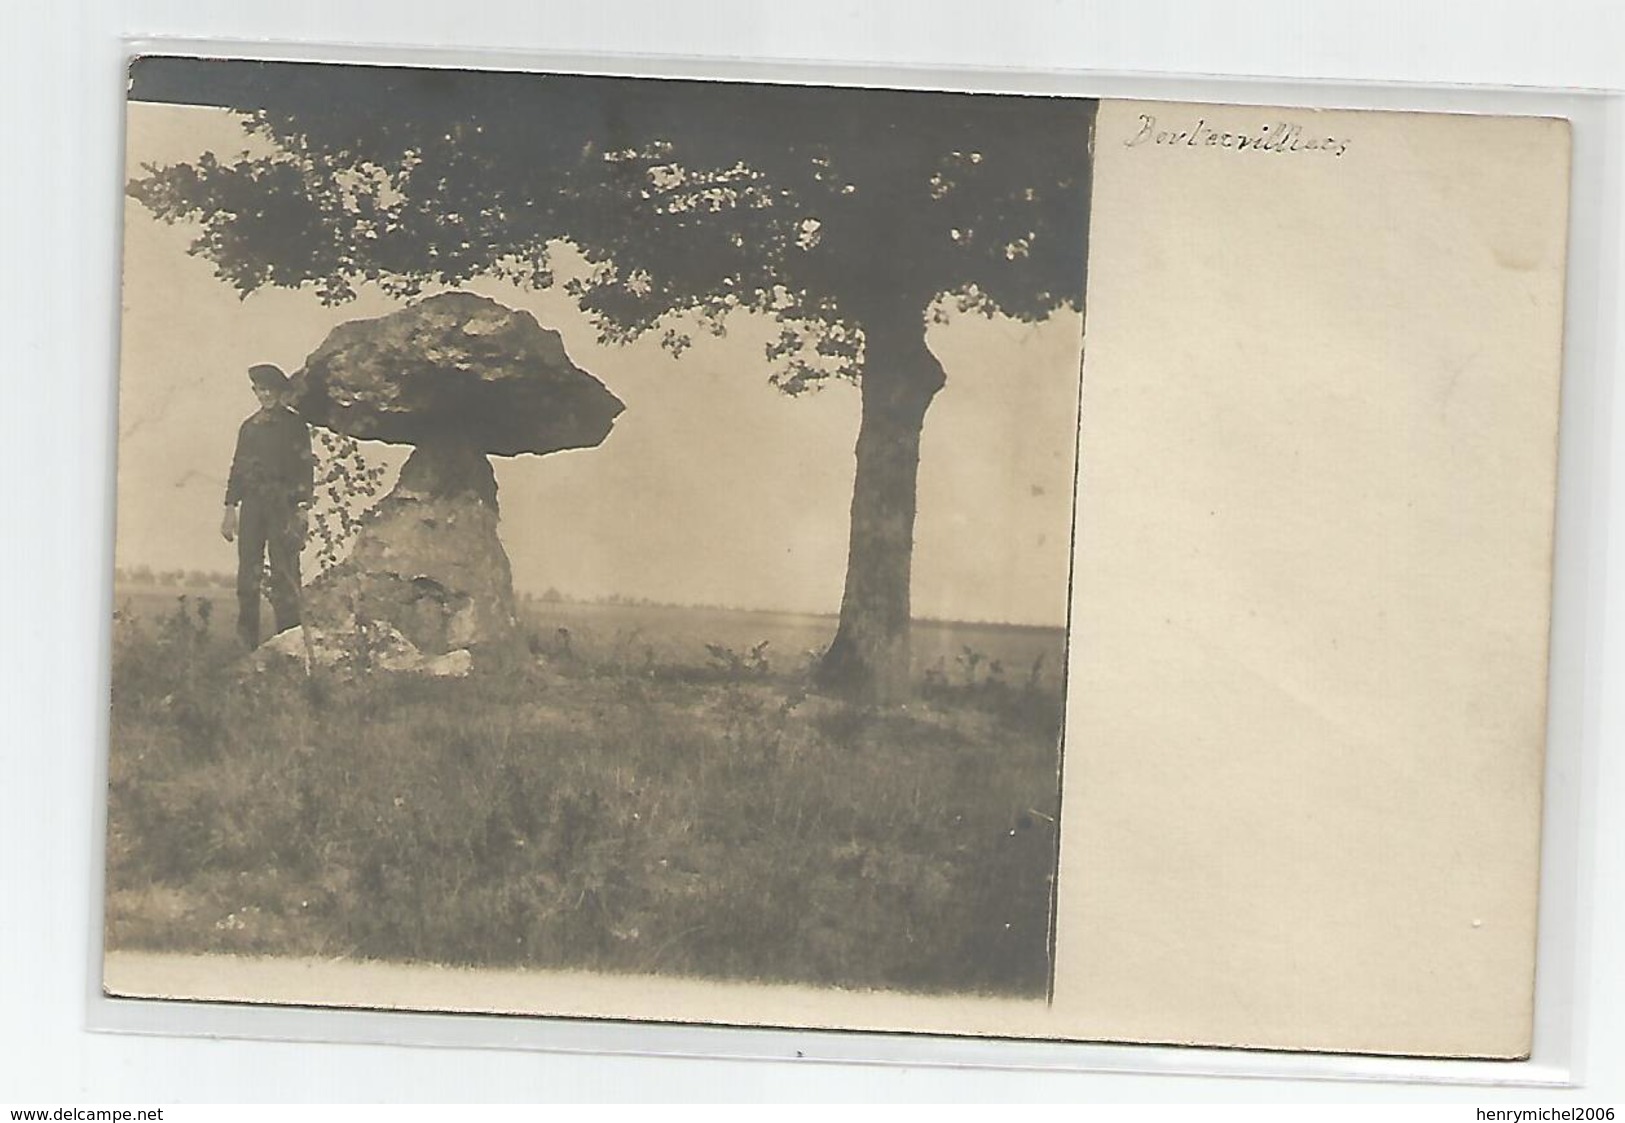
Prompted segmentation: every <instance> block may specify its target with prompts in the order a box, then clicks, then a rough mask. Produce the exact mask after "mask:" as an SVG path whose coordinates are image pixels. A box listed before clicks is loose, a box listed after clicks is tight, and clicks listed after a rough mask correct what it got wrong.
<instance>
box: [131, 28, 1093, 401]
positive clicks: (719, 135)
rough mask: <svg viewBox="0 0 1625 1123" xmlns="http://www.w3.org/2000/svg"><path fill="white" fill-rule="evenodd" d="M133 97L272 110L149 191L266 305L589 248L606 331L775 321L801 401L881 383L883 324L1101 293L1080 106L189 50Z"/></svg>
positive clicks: (670, 336)
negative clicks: (834, 381) (242, 142)
mask: <svg viewBox="0 0 1625 1123" xmlns="http://www.w3.org/2000/svg"><path fill="white" fill-rule="evenodd" d="M143 67H145V68H146V69H145V70H144V69H143ZM133 96H135V97H138V98H139V97H143V96H146V97H151V98H153V99H155V100H179V101H192V102H205V103H213V104H221V105H226V106H229V107H231V108H234V109H237V110H239V111H240V112H242V113H244V114H245V120H246V123H247V125H248V128H249V129H250V131H251V132H252V134H253V135H254V137H255V145H254V149H255V151H257V152H258V153H259V154H250V153H249V152H244V153H242V154H240V155H238V156H234V157H230V158H222V157H220V156H217V155H215V154H205V155H202V156H200V157H199V158H198V159H197V160H196V161H195V162H192V163H182V164H176V165H172V166H169V167H164V168H157V167H148V168H146V169H144V171H143V174H142V175H141V176H139V177H138V178H136V179H135V180H134V181H133V182H132V183H131V185H130V192H131V194H132V195H134V196H135V197H136V198H137V199H139V200H140V201H141V202H142V203H144V204H145V205H146V206H147V207H148V208H150V209H151V210H152V211H153V213H155V214H156V215H158V216H160V217H161V218H164V219H166V220H169V221H187V222H191V223H195V224H197V226H198V227H199V230H200V232H199V235H198V237H197V239H196V242H195V243H194V246H193V252H195V253H197V254H200V255H202V256H204V257H206V258H208V259H209V260H210V261H212V262H213V263H214V265H215V268H216V270H217V272H218V274H219V276H220V277H221V278H222V279H224V280H225V281H227V282H229V283H230V284H232V285H233V286H235V287H236V288H237V289H238V290H239V291H241V292H243V293H244V294H247V293H250V292H253V291H254V290H256V289H259V288H262V287H265V286H279V287H287V288H294V287H300V286H312V287H314V289H315V291H316V292H318V293H319V294H320V296H321V298H322V299H323V300H324V301H327V302H330V303H338V302H343V301H345V300H348V299H349V298H351V297H352V296H354V294H355V292H356V290H357V287H358V286H359V285H362V284H366V283H371V284H376V285H378V286H380V287H382V288H383V289H384V290H385V291H387V292H390V293H393V294H396V295H399V296H411V295H414V294H416V293H418V292H420V291H422V290H423V289H424V288H425V287H428V286H440V285H455V284H458V283H461V282H463V281H466V280H468V279H470V278H472V277H476V276H493V277H500V278H505V279H509V280H512V281H515V282H518V283H519V284H521V285H527V286H538V287H542V286H548V285H550V284H552V283H553V282H554V281H555V275H554V271H555V264H556V263H557V262H558V261H559V260H560V250H561V246H562V245H563V244H565V243H568V244H569V245H570V246H572V247H574V249H575V250H576V251H577V252H578V253H579V255H580V258H581V259H582V262H584V264H576V263H573V264H572V267H571V269H570V272H569V275H567V276H566V275H562V274H561V276H560V277H559V278H558V279H559V280H562V282H563V283H565V284H566V285H567V286H568V287H569V290H570V292H571V293H572V294H573V295H574V296H575V297H576V298H577V299H578V300H579V302H580V304H581V306H582V308H583V309H585V310H586V311H587V312H589V313H590V314H591V315H592V316H593V318H594V320H595V322H596V324H597V326H598V329H599V331H600V333H601V335H602V337H603V339H605V340H606V341H617V342H624V341H627V340H630V339H633V338H636V337H639V336H642V335H644V334H645V333H648V332H650V331H653V330H655V329H659V330H660V336H661V339H662V342H663V343H664V344H665V345H666V346H667V347H668V348H669V349H671V350H672V351H674V352H681V351H682V350H683V349H684V348H685V347H686V346H688V344H689V343H690V342H691V336H692V333H693V332H694V331H695V330H709V331H712V332H717V333H721V332H723V331H725V330H726V321H727V318H728V316H729V315H730V314H732V313H734V312H735V311H738V310H746V311H750V312H755V313H759V314H763V315H767V316H770V317H772V318H773V319H775V320H776V321H778V324H779V327H780V334H779V336H778V338H777V339H776V340H775V341H774V342H773V343H772V344H771V345H770V347H769V349H768V355H767V358H768V359H769V360H770V364H769V373H770V377H772V378H773V380H774V381H775V383H776V384H777V385H778V386H779V387H780V388H782V389H784V390H785V391H787V392H790V393H797V392H801V391H804V390H808V389H812V388H814V387H816V386H818V385H819V384H820V383H822V382H823V381H825V380H826V379H829V378H846V379H853V380H856V379H858V378H859V377H860V376H861V375H862V373H863V359H864V343H865V334H866V332H869V331H873V330H874V329H875V326H876V324H877V323H879V322H880V321H882V320H884V321H886V322H888V323H892V324H896V323H899V322H901V323H912V322H913V320H914V318H915V317H919V318H921V323H922V324H923V317H925V316H926V315H928V314H930V315H936V316H939V317H940V316H941V315H944V314H945V313H947V312H948V311H950V310H952V309H959V310H964V311H976V312H981V313H985V314H990V313H992V312H993V311H995V310H998V311H1001V312H1003V313H1004V314H1006V315H1008V316H1012V317H1014V318H1017V319H1021V320H1036V319H1040V318H1043V317H1045V316H1047V315H1048V314H1049V313H1051V312H1053V311H1055V310H1056V309H1058V308H1060V307H1062V306H1072V307H1077V306H1079V304H1080V303H1081V298H1082V294H1083V284H1084V262H1085V245H1086V240H1087V222H1088V205H1087V204H1088V197H1087V195H1088V191H1087V189H1088V175H1089V159H1088V137H1089V131H1090V127H1091V124H1092V118H1093V104H1092V103H1088V102H1083V101H1079V100H1075V99H1054V98H1042V97H1017V96H1005V97H994V96H988V95H963V94H958V95H955V94H941V93H920V92H909V91H896V90H849V89H833V88H820V87H804V86H774V85H749V86H747V85H740V84H728V83H705V82H684V81H635V80H626V79H613V78H591V77H580V76H558V75H540V76H538V75H522V74H500V73H488V72H471V71H452V70H413V69H396V68H379V67H336V66H321V65H314V64H289V63H263V64H258V63H256V64H247V63H224V62H206V61H199V60H166V59H150V60H145V62H144V63H140V64H137V70H136V75H135V87H134V90H133ZM922 330H923V328H922Z"/></svg>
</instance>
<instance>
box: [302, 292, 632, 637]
mask: <svg viewBox="0 0 1625 1123" xmlns="http://www.w3.org/2000/svg"><path fill="white" fill-rule="evenodd" d="M294 386H295V389H294V395H295V398H294V401H295V406H296V408H297V409H298V411H299V412H300V413H301V414H302V415H303V416H304V418H305V419H306V420H307V421H310V422H312V423H313V424H316V425H321V426H324V427H326V428H329V429H332V430H335V431H337V432H340V433H346V434H349V435H350V436H353V437H357V438H360V439H363V440H377V441H389V442H394V443H400V444H411V445H415V446H416V448H415V449H414V450H413V452H412V455H411V456H410V457H408V458H407V461H406V463H405V464H404V465H403V466H402V468H401V474H400V479H399V480H398V481H397V482H396V485H395V487H394V489H393V490H392V491H391V492H390V493H389V494H388V495H387V496H385V497H384V498H383V499H382V500H381V501H380V502H379V503H378V505H377V506H376V507H374V508H373V510H372V511H371V512H369V513H368V515H367V516H366V518H365V520H364V522H363V524H362V528H361V531H360V533H359V534H358V535H357V538H356V542H355V546H354V548H353V549H352V550H351V553H350V556H349V558H348V559H346V561H345V562H344V563H343V564H341V565H339V566H335V567H334V568H333V569H331V570H329V571H328V572H327V573H326V574H324V575H322V576H321V577H320V578H318V579H317V580H316V581H315V582H313V583H312V585H311V586H310V588H309V589H307V590H306V594H305V616H306V618H307V619H308V620H310V621H313V622H314V623H315V625H316V626H317V627H318V628H321V627H327V628H346V627H353V626H355V622H357V621H361V622H378V623H387V624H389V625H391V626H392V627H394V628H396V629H399V631H400V632H401V633H402V634H403V635H404V636H405V637H406V638H407V639H408V640H409V641H410V642H411V643H412V644H413V645H414V646H415V647H416V648H417V649H418V650H420V651H422V652H424V653H425V654H426V655H429V656H431V657H433V656H436V655H440V654H444V653H446V652H449V651H456V650H459V649H470V650H482V649H483V650H499V649H506V648H511V647H512V646H513V644H514V642H515V640H516V637H517V631H516V622H515V619H514V600H513V579H512V575H511V571H510V569H509V564H508V555H507V552H506V551H505V550H503V548H502V542H501V540H500V538H498V536H497V521H498V513H497V485H496V476H495V474H494V473H493V472H492V470H491V462H490V460H489V459H488V457H489V456H491V455H498V456H512V455H518V454H522V453H549V452H556V451H559V450H561V449H572V448H590V447H593V446H595V445H597V444H599V443H600V442H602V441H603V439H604V438H605V437H606V436H608V434H609V431H610V428H611V426H612V425H613V424H614V421H615V418H616V416H617V415H619V414H620V412H621V411H622V410H623V409H624V408H625V407H624V406H623V405H622V404H621V402H620V400H619V399H618V398H616V397H615V395H614V394H612V393H610V392H609V391H608V390H607V389H605V388H604V386H603V384H602V383H600V382H599V381H598V380H597V379H596V378H594V377H592V375H590V374H588V373H586V372H585V371H583V370H581V369H580V368H579V367H577V366H576V365H575V364H574V363H572V362H571V361H570V357H569V356H568V355H567V354H565V351H564V344H563V342H562V341H561V340H560V338H559V334H558V333H557V332H555V331H551V330H549V329H547V328H544V327H542V326H541V325H540V324H538V323H537V322H536V319H535V317H533V316H532V315H530V313H528V312H523V311H516V310H514V309H512V308H507V307H505V306H503V305H501V304H499V303H497V302H496V301H494V300H490V299H488V298H486V297H482V296H475V295H473V294H471V293H460V292H453V293H444V294H441V295H439V296H433V297H429V298H428V299H425V300H422V301H419V302H417V303H415V304H412V305H409V306H408V307H406V308H403V309H401V310H399V311H397V312H392V313H390V314H389V315H387V316H381V317H378V318H377V319H372V320H355V321H352V322H350V323H347V324H342V325H340V326H339V327H337V328H334V329H333V331H332V332H331V333H330V334H329V335H328V337H327V339H326V340H325V341H324V342H323V343H322V345H321V346H320V347H318V348H317V349H316V350H315V351H314V352H312V353H311V355H310V357H309V358H308V359H307V360H306V361H305V365H304V367H303V368H302V369H301V370H300V371H299V372H297V373H296V374H295V375H294Z"/></svg>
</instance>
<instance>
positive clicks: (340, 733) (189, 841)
mask: <svg viewBox="0 0 1625 1123" xmlns="http://www.w3.org/2000/svg"><path fill="white" fill-rule="evenodd" d="M127 136H128V154H127V175H128V178H127V196H128V197H127V202H126V214H125V245H124V282H123V294H124V295H123V310H122V313H123V314H122V341H123V342H122V355H121V369H120V376H119V378H120V382H119V385H120V404H119V448H118V463H119V475H118V499H117V512H118V514H117V545H116V549H117V558H116V571H115V573H114V574H113V575H112V579H113V582H114V590H115V594H114V601H115V607H116V612H115V620H114V626H113V627H114V632H113V672H112V699H111V704H112V723H111V746H110V755H109V769H108V775H109V788H108V793H107V801H108V835H107V896H106V906H105V922H104V943H105V950H106V955H105V975H104V985H105V988H106V990H107V992H108V993H109V994H113V995H117V996H126V997H132V998H140V997H164V998H181V999H197V1000H203V1001H236V1002H254V1003H272V1004H297V1005H302V1006H334V1007H367V1008H383V1009H406V1010H413V1009H420V1010H439V1011H467V1012H483V1013H508V1014H523V1015H546V1016H559V1017H593V1018H604V1017H608V1018H625V1019H633V1020H651V1021H662V1022H673V1021H677V1022H698V1023H718V1024H725V1025H760V1026H787V1027H827V1028H843V1029H854V1030H877V1031H902V1032H914V1033H933V1034H952V1035H974V1036H993V1037H1015V1038H1041V1039H1052V1040H1098V1041H1136V1042H1154V1043H1178V1044H1214V1045H1228V1046H1242V1047H1260V1048H1272V1049H1313V1050H1331V1051H1355V1052H1368V1053H1369V1052H1375V1053H1398V1054H1412V1055H1432V1056H1482V1057H1517V1056H1521V1055H1525V1054H1527V1052H1528V1049H1529V1034H1530V1027H1531V1019H1532V994H1533V965H1534V938H1535V928H1534V925H1535V901H1536V893H1537V890H1538V877H1537V871H1538V843H1539V821H1540V805H1541V774H1542V773H1541V770H1542V763H1543V758H1544V738H1545V734H1544V729H1545V697H1546V633H1547V628H1548V624H1549V616H1550V581H1551V545H1552V518H1553V500H1554V494H1555V469H1556V440H1557V402H1558V388H1559V381H1560V372H1561V347H1562V318H1563V317H1562V308H1563V301H1562V297H1563V267H1564V251H1565V239H1566V207H1567V191H1568V166H1569V165H1568V143H1569V142H1568V132H1567V126H1566V123H1565V122H1562V121H1556V120H1546V119H1535V118H1510V117H1470V116H1446V115H1424V114H1399V113H1372V112H1317V111H1310V110H1302V109H1292V108H1268V107H1251V106H1237V105H1228V106H1227V105H1185V104H1174V103H1159V102H1127V101H1115V100H1105V101H1096V100H1092V99H1086V98H1071V97H1038V96H1014V95H991V94H969V93H950V92H937V91H911V90H895V89H878V88H835V87H820V86H813V85H790V84H785V85H777V84H747V83H728V82H712V81H706V82H701V81H675V80H655V79H633V78H608V77H592V76H582V75H566V74H529V73H518V72H481V71H473V70H452V69H433V68H415V69H414V68H407V67H388V66H373V65H368V66H352V65H337V64H315V63H289V62H264V61H255V60H247V59H239V60H222V59H210V60H204V59H191V58H179V57H159V56H153V57H146V58H142V59H139V60H137V61H136V62H135V63H134V64H133V66H132V69H131V86H130V102H129V109H128V132H127Z"/></svg>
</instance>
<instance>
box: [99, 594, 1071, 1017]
mask: <svg viewBox="0 0 1625 1123" xmlns="http://www.w3.org/2000/svg"><path fill="white" fill-rule="evenodd" d="M182 592H183V590H179V589H162V590H156V589H131V588H123V589H120V590H119V591H118V594H117V597H116V601H117V604H118V606H119V614H118V619H117V620H116V622H115V635H114V666H113V699H112V703H113V720H112V736H113V744H112V755H111V762H110V771H109V783H110V789H109V813H108V819H109V829H108V833H109V837H108V908H107V917H106V932H107V940H108V946H109V947H110V948H132V949H134V948H141V949H152V950H180V951H235V952H245V953H257V954H287V955H296V954H297V955H321V956H329V957H334V956H341V957H349V958H360V959H377V960H386V961H405V962H410V961H421V962H436V963H448V964H473V965H491V966H496V965H515V964H519V965H526V966H536V967H578V968H588V969H599V970H608V971H619V972H660V973H677V974H686V975H697V976H707V977H726V978H737V979H760V980H774V981H800V982H810V983H816V984H826V985H838V986H845V987H865V988H867V987H875V988H897V989H907V990H919V991H981V992H988V993H1007V994H1029V995H1035V996H1036V995H1041V994H1042V993H1043V991H1044V987H1045V985H1046V981H1047V977H1048V962H1047V943H1048V940H1047V933H1048V910H1049V898H1050V889H1051V884H1052V879H1053V872H1054V857H1055V818H1056V815H1057V814H1058V806H1057V804H1058V799H1057V792H1056V767H1057V763H1058V762H1057V751H1058V750H1057V743H1058V733H1059V720H1060V691H1059V676H1060V667H1061V650H1060V647H1061V641H1060V635H1059V633H1058V632H1053V631H1047V630H1041V629H1017V628H998V627H990V626H980V625H945V624H922V625H920V626H919V627H918V629H917V631H916V647H917V648H918V652H917V658H916V669H917V677H918V681H919V685H920V693H919V697H918V699H917V700H916V701H915V702H913V703H911V704H910V705H909V706H908V707H907V708H905V709H898V710H892V711H884V712H882V711H872V710H866V709H861V708H857V707H853V706H850V705H848V704H846V703H844V702H840V701H837V700H835V699H831V698H826V697H821V696H819V695H817V694H815V693H812V692H809V690H808V689H807V684H806V669H807V667H808V652H810V651H813V650H816V649H817V648H818V647H820V646H821V645H823V644H825V643H827V642H828V637H829V635H830V634H831V632H832V630H833V621H832V620H830V619H828V618H823V617H810V616H792V615H777V614H768V613H743V612H726V611H718V610H698V609H673V608H656V607H648V606H615V605H580V604H566V603H553V604H539V603H534V602H533V603H532V604H530V605H529V606H527V609H526V613H525V615H526V621H525V623H526V627H527V629H528V630H529V631H530V632H531V634H532V648H533V650H535V651H537V652H538V653H539V658H538V659H536V660H535V661H534V663H530V664H526V665H523V666H519V667H513V668H508V669H505V670H501V671H489V672H483V673H476V674H475V675H471V676H470V677H468V678H465V679H449V680H438V679H424V678H418V677H414V676H388V675H376V676H371V677H363V678H361V679H359V680H350V681H346V680H344V679H342V678H337V677H329V676H326V675H322V674H320V673H319V674H318V677H315V678H307V677H306V676H305V674H304V673H303V672H302V670H301V669H300V668H298V667H297V665H294V666H289V667H285V668H276V667H273V668H271V669H268V670H263V671H255V672H250V671H249V670H248V669H247V667H246V664H245V663H244V661H243V660H241V659H240V658H239V657H238V655H237V653H236V652H235V650H234V648H233V645H232V641H231V640H230V638H229V637H230V634H231V626H230V607H231V596H230V593H229V591H222V590H218V589H215V590H206V591H204V592H203V593H202V594H201V595H193V594H187V599H186V600H184V601H181V600H179V599H177V598H178V596H179V595H180V594H181V593H182ZM561 628H562V629H565V630H567V632H568V641H567V642H566V640H565V638H564V636H563V635H562V634H561V633H560V631H559V629H561ZM764 641H765V642H766V646H765V647H761V646H760V645H761V644H762V643H763V642H764Z"/></svg>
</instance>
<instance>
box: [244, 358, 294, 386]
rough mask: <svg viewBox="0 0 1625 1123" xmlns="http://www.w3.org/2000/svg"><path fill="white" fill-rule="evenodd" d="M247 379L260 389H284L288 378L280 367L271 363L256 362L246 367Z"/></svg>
mask: <svg viewBox="0 0 1625 1123" xmlns="http://www.w3.org/2000/svg"><path fill="white" fill-rule="evenodd" d="M248 380H249V381H250V382H252V383H253V384H254V385H255V386H256V387H257V388H258V389H261V390H286V389H287V388H288V384H289V378H288V376H287V375H285V374H283V373H282V368H281V367H279V366H275V365H273V364H271V363H256V364H254V365H253V366H251V367H249V368H248Z"/></svg>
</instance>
